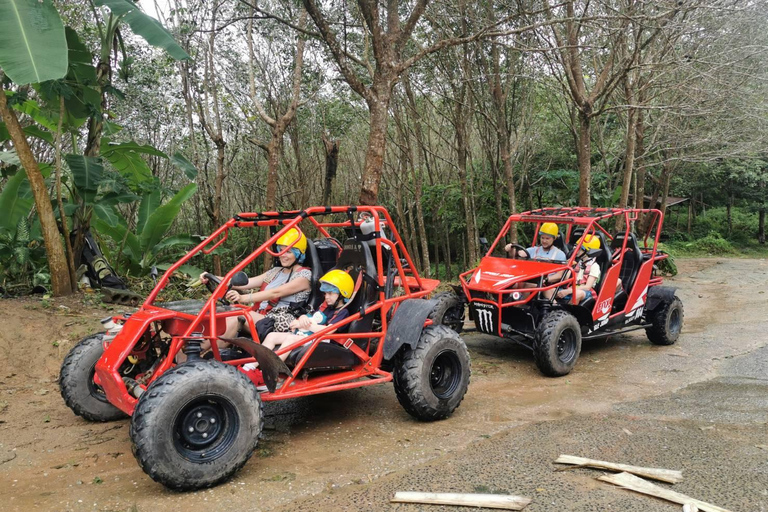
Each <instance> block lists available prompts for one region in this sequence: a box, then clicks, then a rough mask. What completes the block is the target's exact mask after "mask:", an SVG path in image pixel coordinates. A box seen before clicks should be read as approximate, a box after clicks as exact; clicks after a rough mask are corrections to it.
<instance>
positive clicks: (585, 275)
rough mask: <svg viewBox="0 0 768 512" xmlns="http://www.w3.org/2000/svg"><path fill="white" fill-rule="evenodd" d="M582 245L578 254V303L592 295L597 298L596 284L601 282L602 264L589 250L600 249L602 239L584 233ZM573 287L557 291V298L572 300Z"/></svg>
mask: <svg viewBox="0 0 768 512" xmlns="http://www.w3.org/2000/svg"><path fill="white" fill-rule="evenodd" d="M580 242H581V247H579V249H578V253H577V254H576V261H575V262H574V263H576V303H577V304H578V303H581V302H582V301H584V300H587V299H590V298H592V297H595V298H597V292H595V285H597V283H599V282H600V265H598V263H597V262H596V261H595V258H594V257H593V256H590V254H589V252H590V251H592V250H594V249H600V239H599V238H598V237H597V236H595V235H584V237H582V239H581V240H580ZM571 291H572V288H570V287H568V288H564V289H562V290H559V291H558V292H557V298H559V299H563V300H571V297H572V295H571Z"/></svg>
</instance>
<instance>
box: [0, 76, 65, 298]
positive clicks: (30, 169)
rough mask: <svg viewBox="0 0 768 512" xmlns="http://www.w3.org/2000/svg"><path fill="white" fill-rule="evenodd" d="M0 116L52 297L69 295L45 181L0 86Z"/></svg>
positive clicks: (58, 238)
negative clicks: (25, 189) (29, 203)
mask: <svg viewBox="0 0 768 512" xmlns="http://www.w3.org/2000/svg"><path fill="white" fill-rule="evenodd" d="M3 78H4V74H3V73H2V72H0V83H1V82H2V79H3ZM0 113H2V118H3V121H5V126H6V128H7V129H8V133H9V134H10V136H11V140H12V141H13V145H14V147H15V148H16V154H17V156H18V157H19V160H20V161H21V165H22V166H23V167H24V170H26V172H27V179H28V180H29V185H30V188H31V189H32V194H33V195H34V198H35V208H37V215H38V217H39V218H40V228H41V229H42V232H43V241H44V243H45V253H46V256H47V257H48V267H49V268H50V270H51V287H52V288H53V294H54V295H57V296H59V295H69V294H71V293H72V283H71V282H70V276H69V268H68V265H67V258H66V256H65V255H64V248H63V247H62V245H61V238H60V237H59V230H58V228H57V227H56V217H54V215H53V207H52V206H51V196H50V195H49V194H48V189H47V188H46V186H45V179H44V178H43V175H42V173H41V172H40V167H39V166H38V165H37V160H35V156H34V155H33V154H32V149H31V148H30V147H29V143H27V139H26V137H25V136H24V132H23V130H22V128H21V125H20V124H19V120H18V118H17V117H16V113H15V112H13V111H12V110H11V109H10V108H9V107H8V99H7V97H6V96H5V91H4V90H3V89H2V87H0Z"/></svg>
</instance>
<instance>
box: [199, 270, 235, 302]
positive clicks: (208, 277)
mask: <svg viewBox="0 0 768 512" xmlns="http://www.w3.org/2000/svg"><path fill="white" fill-rule="evenodd" d="M203 279H205V281H203ZM200 280H201V281H203V282H204V283H205V286H206V288H208V291H210V292H211V293H213V292H215V291H216V288H218V287H219V285H220V284H221V279H219V278H218V277H216V276H215V275H213V274H211V273H210V272H203V273H202V274H200ZM219 301H220V302H221V303H222V304H223V305H224V306H229V301H228V300H227V299H225V298H223V297H222V298H221V299H219Z"/></svg>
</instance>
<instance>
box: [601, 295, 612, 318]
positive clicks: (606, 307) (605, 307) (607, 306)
mask: <svg viewBox="0 0 768 512" xmlns="http://www.w3.org/2000/svg"><path fill="white" fill-rule="evenodd" d="M611 302H613V298H610V297H609V298H607V299H605V300H604V301H603V302H601V303H600V305H598V306H597V309H598V310H600V312H601V313H602V314H604V315H605V314H606V313H608V312H609V311H610V310H611Z"/></svg>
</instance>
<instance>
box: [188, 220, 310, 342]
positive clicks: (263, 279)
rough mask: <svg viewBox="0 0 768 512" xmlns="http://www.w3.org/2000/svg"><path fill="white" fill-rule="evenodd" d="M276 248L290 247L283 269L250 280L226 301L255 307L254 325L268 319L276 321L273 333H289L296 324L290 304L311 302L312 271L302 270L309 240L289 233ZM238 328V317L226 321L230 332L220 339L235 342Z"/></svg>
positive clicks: (282, 257) (293, 230)
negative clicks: (292, 324)
mask: <svg viewBox="0 0 768 512" xmlns="http://www.w3.org/2000/svg"><path fill="white" fill-rule="evenodd" d="M276 245H277V250H278V252H281V251H284V250H285V249H286V248H287V247H289V249H288V250H285V251H284V252H283V253H282V254H281V255H280V256H279V258H278V259H279V260H280V266H279V267H273V268H271V269H269V270H267V271H266V272H264V273H263V274H260V275H258V276H256V277H251V278H250V279H248V284H246V285H245V286H233V287H232V289H231V290H229V291H228V292H227V294H226V295H225V297H226V298H227V300H229V301H232V302H239V303H241V304H242V303H251V304H253V308H252V309H251V311H249V312H248V314H249V315H251V318H253V321H254V322H258V321H259V320H262V319H264V318H265V317H269V318H271V319H272V320H273V321H274V328H273V330H275V331H278V332H287V331H289V330H290V329H291V327H290V325H291V323H292V322H293V321H294V320H296V317H295V316H294V315H293V314H292V313H291V309H290V306H291V303H296V302H304V301H306V300H307V299H308V298H309V292H310V287H311V284H310V283H311V280H312V271H311V270H310V269H309V268H307V267H304V266H302V263H303V262H304V257H305V253H306V251H307V237H306V236H304V233H302V232H301V230H300V229H298V228H291V229H289V230H288V231H287V232H285V233H284V234H283V235H282V236H281V237H279V238H278V239H277V242H276ZM200 280H201V281H202V282H203V283H205V282H206V281H207V279H205V278H204V277H203V276H202V275H201V276H200ZM251 290H256V291H251ZM243 292H249V293H243ZM239 328H240V324H239V320H238V319H237V317H233V316H231V317H227V328H226V330H225V331H224V333H223V334H219V336H221V337H222V338H235V337H237V331H238V330H239ZM219 345H220V346H221V345H222V343H221V342H220V343H219Z"/></svg>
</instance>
